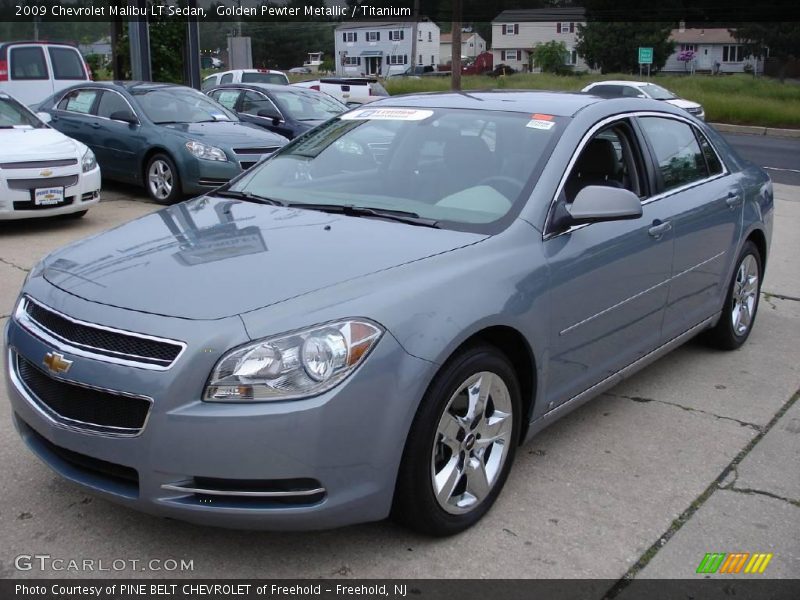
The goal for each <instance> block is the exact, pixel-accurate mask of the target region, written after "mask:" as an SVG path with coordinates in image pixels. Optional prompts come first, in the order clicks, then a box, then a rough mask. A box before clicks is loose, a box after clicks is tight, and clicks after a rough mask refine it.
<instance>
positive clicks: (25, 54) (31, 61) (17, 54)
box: [11, 47, 48, 80]
mask: <svg viewBox="0 0 800 600" xmlns="http://www.w3.org/2000/svg"><path fill="white" fill-rule="evenodd" d="M47 78H48V76H47V63H46V62H45V60H44V52H43V51H42V49H41V48H33V47H32V48H12V49H11V79H29V80H30V79H47Z"/></svg>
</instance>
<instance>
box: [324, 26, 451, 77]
mask: <svg viewBox="0 0 800 600" xmlns="http://www.w3.org/2000/svg"><path fill="white" fill-rule="evenodd" d="M412 32H413V24H412V23H410V22H394V21H372V22H362V23H358V22H352V23H351V22H345V23H342V24H341V25H339V26H338V27H337V28H336V30H335V32H334V35H335V38H336V73H338V74H339V75H378V76H381V77H387V76H389V75H392V74H395V73H402V72H403V71H405V70H407V69H409V68H410V67H412V65H413V64H414V62H415V61H414V59H415V57H414V56H412V55H411V47H412V41H411V40H412V38H411V36H412ZM416 64H417V65H421V66H433V67H435V66H436V65H438V64H439V26H438V25H437V24H436V23H433V22H431V21H428V20H423V21H420V22H419V23H417V56H416Z"/></svg>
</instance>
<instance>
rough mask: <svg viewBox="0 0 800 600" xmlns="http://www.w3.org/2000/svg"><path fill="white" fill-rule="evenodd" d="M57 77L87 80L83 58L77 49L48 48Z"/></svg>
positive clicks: (54, 73)
mask: <svg viewBox="0 0 800 600" xmlns="http://www.w3.org/2000/svg"><path fill="white" fill-rule="evenodd" d="M47 51H48V52H49V53H50V62H51V63H52V65H53V77H54V78H55V79H77V80H79V81H86V71H85V70H84V68H83V60H82V59H81V56H80V54H78V51H77V50H73V49H72V48H48V49H47Z"/></svg>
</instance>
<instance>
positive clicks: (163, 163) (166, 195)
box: [145, 154, 181, 204]
mask: <svg viewBox="0 0 800 600" xmlns="http://www.w3.org/2000/svg"><path fill="white" fill-rule="evenodd" d="M145 187H146V188H147V194H148V195H149V196H150V198H152V199H153V200H154V201H156V202H158V203H159V204H174V203H175V202H177V201H178V200H179V199H180V196H181V185H180V180H179V179H178V169H177V167H176V166H175V163H174V162H173V161H172V159H171V158H170V157H169V156H167V155H166V154H156V155H155V156H153V158H151V159H150V161H149V162H148V163H147V167H145Z"/></svg>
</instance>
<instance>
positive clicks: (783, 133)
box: [709, 123, 800, 138]
mask: <svg viewBox="0 0 800 600" xmlns="http://www.w3.org/2000/svg"><path fill="white" fill-rule="evenodd" d="M709 125H711V126H713V127H714V129H716V130H717V131H721V132H722V133H743V134H747V135H765V136H769V137H783V138H800V129H779V128H777V127H761V126H757V125H731V124H729V123H709Z"/></svg>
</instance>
